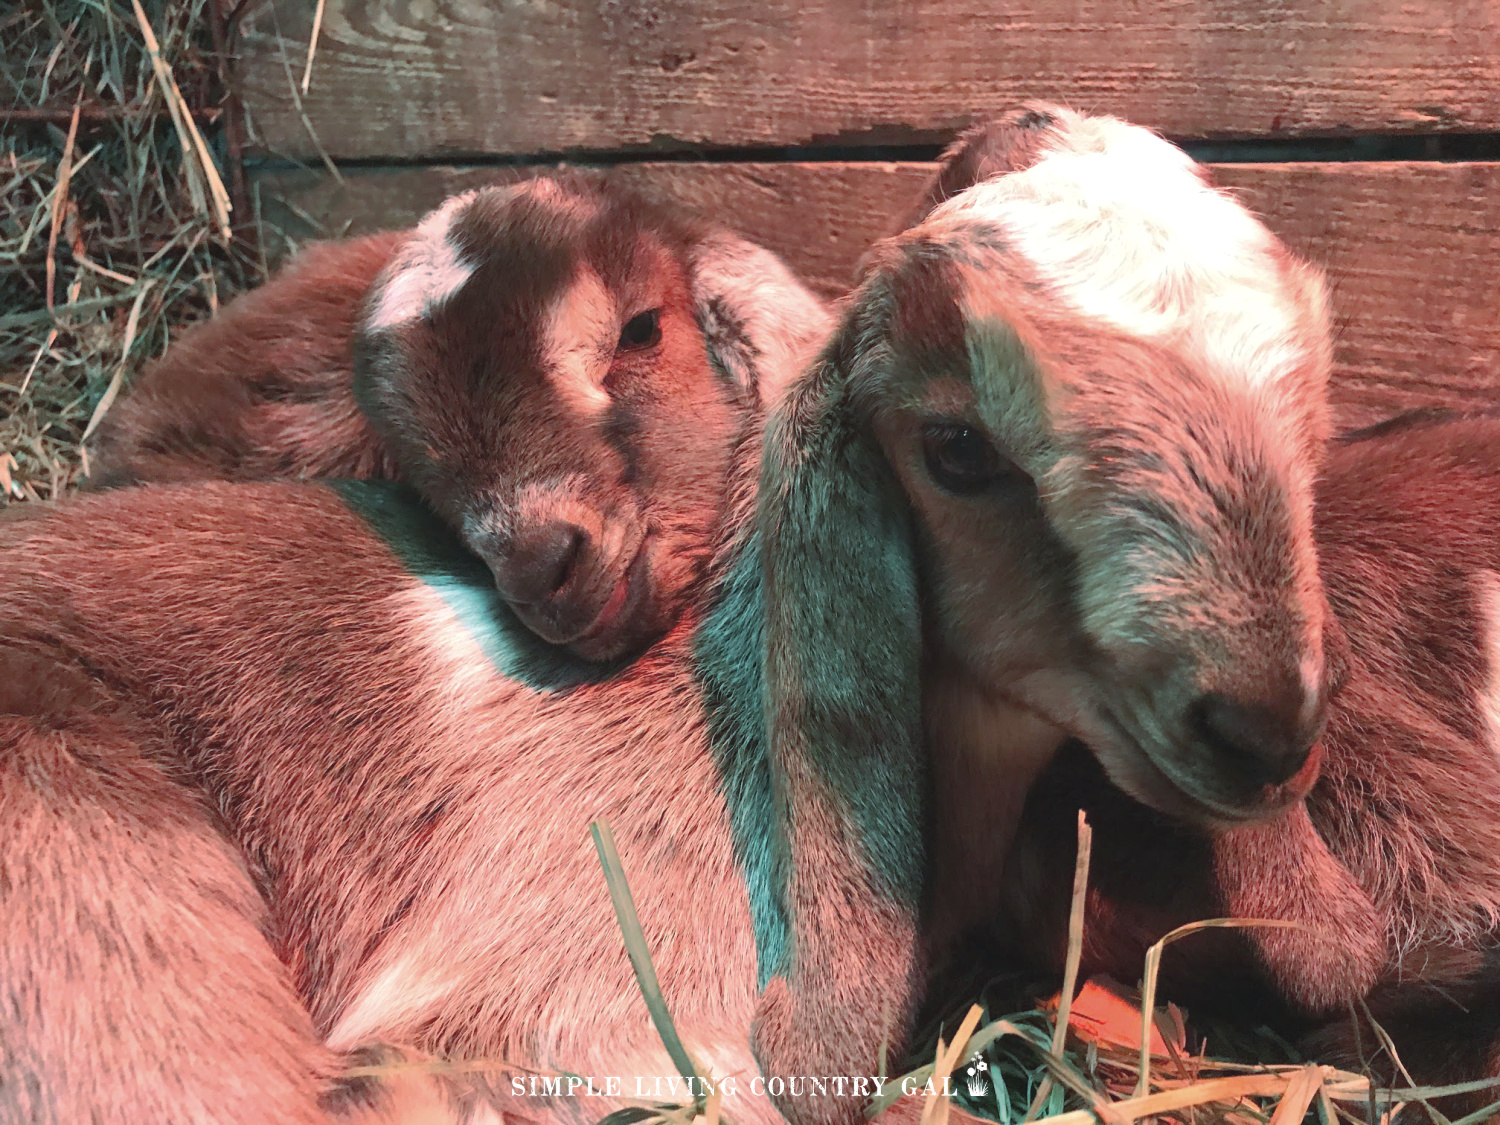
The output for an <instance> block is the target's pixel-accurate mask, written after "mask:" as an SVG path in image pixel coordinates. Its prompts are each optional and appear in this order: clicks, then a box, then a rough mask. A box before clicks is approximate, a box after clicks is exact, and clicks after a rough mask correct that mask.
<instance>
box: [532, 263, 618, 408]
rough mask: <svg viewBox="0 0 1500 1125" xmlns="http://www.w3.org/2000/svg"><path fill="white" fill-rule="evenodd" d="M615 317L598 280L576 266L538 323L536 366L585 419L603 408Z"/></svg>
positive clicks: (614, 338)
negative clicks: (539, 352) (539, 344)
mask: <svg viewBox="0 0 1500 1125" xmlns="http://www.w3.org/2000/svg"><path fill="white" fill-rule="evenodd" d="M618 318H619V313H618V311H617V310H616V308H615V302H614V298H613V297H612V296H611V295H610V292H609V289H608V288H607V287H606V286H605V284H604V282H603V280H602V279H601V278H600V277H599V275H598V274H597V273H595V272H594V271H593V270H592V269H590V268H589V267H588V266H586V265H581V266H580V267H579V269H578V272H577V274H576V275H575V276H574V277H573V280H572V281H571V282H570V283H569V284H568V285H567V287H566V288H564V289H563V291H562V292H561V293H560V294H559V295H558V297H557V299H556V300H555V301H554V302H553V303H552V307H551V308H549V309H548V310H547V313H546V316H545V318H544V319H543V322H542V366H543V369H544V370H546V371H547V373H548V375H549V376H550V378H551V379H552V384H553V386H554V387H556V388H557V391H558V393H559V394H560V395H562V396H563V398H564V399H565V400H566V401H568V402H571V403H572V404H573V405H574V406H575V407H576V408H577V409H578V411H579V413H581V414H583V415H585V416H586V417H594V416H597V415H599V414H602V413H603V412H604V411H605V410H606V409H608V408H609V401H610V400H609V392H608V391H606V390H605V389H604V387H603V385H602V384H603V381H604V376H605V373H606V372H607V371H608V369H609V360H610V357H611V356H612V355H613V354H614V350H615V343H616V341H617V339H618V338H619V332H620V327H619V324H618V323H617V321H618Z"/></svg>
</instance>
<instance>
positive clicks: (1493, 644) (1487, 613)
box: [1474, 570, 1500, 754]
mask: <svg viewBox="0 0 1500 1125" xmlns="http://www.w3.org/2000/svg"><path fill="white" fill-rule="evenodd" d="M1474 604H1475V607H1476V608H1477V609H1478V611H1479V612H1478V615H1477V616H1478V618H1479V638H1480V645H1481V647H1482V649H1483V654H1484V658H1485V662H1486V664H1487V668H1486V673H1487V674H1486V675H1485V678H1484V686H1483V687H1482V688H1480V689H1479V692H1478V698H1477V699H1476V700H1475V702H1476V703H1477V704H1478V705H1479V715H1480V718H1481V719H1483V720H1484V727H1485V732H1486V736H1487V741H1488V743H1489V747H1490V749H1491V750H1492V751H1493V752H1495V753H1497V754H1500V574H1497V573H1496V572H1495V571H1493V570H1479V571H1476V572H1475V574H1474Z"/></svg>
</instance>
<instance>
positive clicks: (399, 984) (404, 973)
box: [328, 946, 458, 1051]
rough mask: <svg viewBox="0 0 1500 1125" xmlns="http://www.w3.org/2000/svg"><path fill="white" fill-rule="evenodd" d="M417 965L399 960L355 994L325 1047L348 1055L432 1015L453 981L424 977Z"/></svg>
mask: <svg viewBox="0 0 1500 1125" xmlns="http://www.w3.org/2000/svg"><path fill="white" fill-rule="evenodd" d="M418 948H420V946H419V947H418ZM417 961H418V958H417V957H416V956H415V955H411V956H407V957H404V958H402V959H401V960H400V961H397V962H396V963H395V964H394V965H392V966H390V967H389V968H388V969H386V970H384V971H383V972H382V973H380V975H379V976H377V977H376V978H375V979H374V980H373V981H371V982H370V983H369V984H368V985H366V986H365V987H364V988H363V989H361V990H360V991H359V992H358V993H356V995H355V998H354V1000H353V1001H352V1002H351V1003H350V1004H349V1006H348V1007H346V1008H345V1009H344V1014H343V1015H341V1016H340V1017H339V1020H338V1022H337V1023H336V1024H334V1025H333V1030H332V1031H330V1032H329V1033H328V1045H329V1046H330V1047H331V1048H333V1049H334V1050H335V1051H348V1050H352V1049H353V1048H355V1047H358V1046H360V1045H361V1044H363V1043H368V1042H369V1041H370V1040H372V1039H379V1038H381V1037H382V1036H383V1035H386V1034H389V1033H390V1031H391V1029H399V1028H404V1027H405V1026H406V1025H407V1024H408V1023H409V1022H413V1021H415V1020H416V1019H418V1018H420V1017H421V1016H422V1015H423V1014H424V1013H426V1012H429V1011H431V1010H432V1009H433V1008H434V1007H436V1005H437V1003H438V1001H440V1000H442V999H443V998H444V997H445V996H447V995H448V993H450V992H452V991H453V988H454V986H455V985H456V984H457V983H458V982H457V981H456V980H454V979H448V980H435V979H432V978H431V977H430V976H425V975H424V974H422V973H421V972H420V971H418V969H417V965H416V962H417Z"/></svg>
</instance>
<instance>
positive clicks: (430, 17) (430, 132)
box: [241, 0, 1500, 159]
mask: <svg viewBox="0 0 1500 1125" xmlns="http://www.w3.org/2000/svg"><path fill="white" fill-rule="evenodd" d="M272 4H273V0H265V2H264V3H263V4H262V5H261V6H260V8H259V9H258V10H257V11H256V12H255V13H254V15H253V17H252V18H251V19H250V20H249V21H248V22H247V23H246V34H245V38H244V44H243V51H242V58H243V65H242V68H241V72H242V74H243V79H244V85H245V95H246V101H247V104H248V106H249V108H250V111H251V113H252V116H253V118H254V121H255V122H256V124H257V126H258V128H259V131H260V133H261V135H262V137H263V138H264V140H265V143H266V144H268V145H269V146H270V147H271V148H272V149H274V150H276V151H278V152H282V153H286V154H289V155H296V156H298V157H300V158H304V159H305V158H308V157H310V156H311V155H312V154H313V153H314V151H315V146H314V145H313V144H312V143H311V141H310V139H309V137H308V134H307V131H306V129H305V128H304V127H303V124H302V122H301V120H300V118H299V116H298V113H297V110H296V105H295V102H294V98H293V97H292V94H291V89H290V82H289V79H288V72H289V71H290V72H294V73H295V74H296V76H297V77H298V78H299V79H300V77H301V70H302V63H303V60H304V59H305V57H306V50H307V47H306V45H307V39H308V35H309V32H310V29H311V22H312V11H313V8H314V5H313V4H312V3H311V2H310V0H274V7H273V6H272ZM283 47H284V52H285V58H286V62H285V63H284V62H283ZM1026 98H1047V99H1051V100H1058V101H1063V102H1066V103H1068V104H1071V105H1074V106H1076V107H1077V108H1079V109H1085V110H1091V111H1096V112H1109V113H1116V114H1119V115H1122V116H1124V117H1127V118H1129V119H1131V120H1133V121H1136V122H1137V123H1139V124H1143V125H1149V126H1152V127H1154V128H1157V129H1160V130H1163V131H1165V132H1167V133H1168V134H1170V135H1173V136H1179V137H1206V136H1254V135H1261V136H1276V135H1296V134H1317V133H1338V132H1343V131H1351V130H1353V131H1412V130H1424V131H1425V130H1458V131H1463V130H1469V131H1473V130H1486V129H1494V128H1497V127H1500V0H1175V2H1174V0H1004V2H1002V3H998V4H997V3H992V2H990V0H862V2H858V3H856V2H854V0H504V2H495V0H328V2H327V9H326V14H325V18H324V22H323V26H322V32H321V35H320V38H319V41H318V47H317V54H316V58H315V62H314V66H313V80H312V89H311V91H310V92H309V93H308V94H307V95H305V96H304V97H303V99H302V102H303V105H304V107H305V109H306V112H307V116H308V119H309V120H310V122H311V123H312V126H313V128H314V130H315V131H316V132H317V134H318V136H319V137H320V138H321V141H322V144H323V146H324V147H325V148H326V149H327V150H328V152H330V153H331V154H333V155H334V156H335V157H339V156H347V157H361V158H371V157H400V158H410V157H423V158H433V157H438V158H449V159H451V158H455V157H458V156H463V155H474V154H480V153H487V154H498V153H512V154H528V153H530V154H535V153H565V152H569V151H574V150H579V149H585V150H606V149H617V148H623V147H629V146H637V145H639V146H650V145H653V144H662V143H667V144H673V145H682V144H690V145H704V144H706V145H726V146H735V145H739V146H744V145H750V146H755V145H773V146H784V145H790V144H806V143H818V142H828V141H857V142H872V141H873V142H878V141H879V140H880V139H881V138H882V137H885V138H892V137H895V138H899V139H903V140H913V139H932V138H936V137H937V136H939V135H946V134H947V133H948V132H949V131H951V130H953V129H955V128H958V127H960V126H962V125H965V124H967V123H969V122H970V121H972V120H974V119H975V118H976V117H978V116H985V115H988V114H991V113H993V112H995V111H998V110H1001V109H1004V108H1006V107H1008V106H1010V105H1013V104H1014V103H1016V102H1017V101H1020V100H1023V99H1026Z"/></svg>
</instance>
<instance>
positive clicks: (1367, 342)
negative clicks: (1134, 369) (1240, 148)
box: [259, 163, 1500, 425]
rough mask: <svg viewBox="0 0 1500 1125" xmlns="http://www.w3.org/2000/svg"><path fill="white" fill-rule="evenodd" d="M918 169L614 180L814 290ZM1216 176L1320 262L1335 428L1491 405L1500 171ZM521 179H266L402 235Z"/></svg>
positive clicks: (314, 208)
mask: <svg viewBox="0 0 1500 1125" xmlns="http://www.w3.org/2000/svg"><path fill="white" fill-rule="evenodd" d="M930 172H931V166H930V165H925V164H680V163H679V164H664V163H655V164H652V163H646V164H636V165H626V166H622V167H620V168H617V169H615V174H616V175H619V176H621V177H622V178H624V179H626V180H628V181H630V182H633V183H635V184H636V185H638V186H640V187H643V188H646V189H648V190H652V191H656V192H660V193H663V194H666V195H669V196H672V197H675V198H678V199H681V200H683V201H684V202H686V203H688V204H690V205H692V206H695V207H698V208H700V209H702V210H704V211H706V212H708V213H710V214H713V215H717V216H719V217H720V218H722V219H723V220H724V221H726V222H728V223H729V224H730V225H731V226H734V227H736V228H737V229H739V230H740V231H742V232H743V233H744V234H746V235H748V236H750V237H752V238H755V239H757V240H759V241H761V242H763V243H764V244H766V245H768V246H770V247H771V248H772V249H774V250H776V251H777V252H778V253H780V254H781V255H782V256H783V257H784V258H786V259H787V261H788V262H790V263H791V264H792V265H793V266H794V267H795V268H796V269H797V270H798V271H799V272H801V273H802V274H803V276H805V277H807V278H808V279H809V280H811V281H812V282H813V283H814V284H815V285H816V286H817V287H818V288H819V289H821V290H822V291H824V292H825V293H832V292H837V291H838V290H840V289H842V288H844V287H845V286H846V285H847V284H848V283H849V282H850V281H851V280H852V278H853V276H854V271H855V265H856V263H857V262H858V260H859V258H860V256H861V255H862V254H863V253H864V252H865V251H866V249H868V247H869V245H870V243H871V242H872V241H874V240H875V239H876V238H879V237H881V236H882V235H884V234H886V233H887V232H888V228H889V225H890V223H891V217H892V216H894V215H897V214H899V213H900V212H901V211H902V210H903V209H904V208H905V207H906V205H907V204H908V203H909V202H910V201H911V199H912V198H913V197H914V196H915V194H916V193H917V191H918V189H919V188H920V186H921V185H922V183H923V182H924V181H925V179H926V177H927V176H928V175H929V174H930ZM1214 172H1215V175H1216V177H1217V178H1218V180H1219V182H1220V183H1221V184H1223V185H1224V186H1226V187H1228V188H1231V189H1232V190H1234V191H1236V192H1238V193H1240V195H1241V197H1242V198H1243V199H1244V200H1245V201H1246V202H1247V203H1248V204H1249V205H1250V206H1252V207H1253V208H1255V209H1256V210H1257V211H1259V212H1260V213H1261V214H1262V215H1264V216H1265V218H1266V221H1267V222H1268V223H1269V225H1270V226H1271V227H1272V228H1273V229H1274V230H1276V231H1277V233H1278V234H1280V235H1281V236H1282V237H1283V238H1285V239H1286V240H1287V241H1288V243H1289V244H1290V245H1291V246H1292V247H1293V248H1294V249H1296V250H1297V251H1298V252H1299V253H1301V254H1303V255H1304V256H1306V257H1309V258H1311V259H1312V260H1313V261H1316V262H1318V263H1320V264H1321V265H1323V266H1324V267H1325V268H1326V269H1327V270H1328V272H1329V276H1330V279H1331V281H1332V284H1333V290H1334V306H1335V310H1336V313H1337V319H1338V344H1337V362H1338V370H1337V375H1336V379H1337V385H1336V387H1335V392H1334V397H1335V402H1336V405H1337V407H1338V411H1339V419H1340V422H1341V423H1342V424H1344V425H1359V424H1363V423H1365V422H1369V421H1375V420H1378V419H1379V418H1382V417H1385V416H1387V415H1388V414H1391V413H1395V412H1397V411H1399V410H1403V409H1408V408H1410V407H1413V406H1420V405H1428V404H1433V403H1439V404H1442V403H1449V404H1451V403H1463V404H1469V405H1500V164H1423V163H1402V164H1273V165H1248V164H1239V165H1218V166H1216V167H1215V168H1214ZM521 174H527V173H526V172H525V171H524V170H516V169H508V170H505V171H497V170H495V169H463V168H421V169H394V170H392V169H386V170H379V169H365V170H360V171H356V172H351V173H348V174H347V182H346V183H345V184H344V185H343V186H342V187H340V186H339V185H337V184H334V183H333V182H332V181H331V180H330V179H329V177H328V176H327V175H326V174H324V173H277V174H268V175H263V176H262V177H261V178H260V180H259V188H260V192H261V198H262V203H263V208H264V210H265V212H266V214H267V217H268V219H269V220H271V221H272V222H274V223H284V224H287V225H288V226H289V227H291V228H292V229H294V230H300V231H301V232H302V233H303V234H309V233H313V228H310V227H309V226H308V225H307V223H306V222H305V220H301V219H298V218H297V217H296V216H295V215H294V214H292V213H291V212H289V211H288V210H287V206H286V205H287V204H291V205H292V206H293V207H295V208H296V209H297V210H299V211H301V212H302V213H303V214H304V215H306V216H308V217H311V218H315V219H316V220H318V221H319V222H320V223H322V224H323V225H324V229H326V230H327V231H329V232H331V233H339V232H341V231H345V230H347V231H349V232H351V233H353V232H357V231H365V230H373V229H378V228H380V227H391V226H406V225H409V224H411V223H413V222H415V221H416V219H417V218H419V217H420V216H421V215H422V214H423V213H425V212H426V211H427V210H429V209H430V208H432V207H434V206H436V205H437V203H439V202H440V201H441V200H442V199H443V198H445V197H446V196H447V195H449V194H451V193H452V192H454V191H457V190H461V189H463V188H467V187H472V186H474V185H475V184H477V183H481V182H484V181H487V180H493V179H497V178H510V177H514V176H516V175H521Z"/></svg>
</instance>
